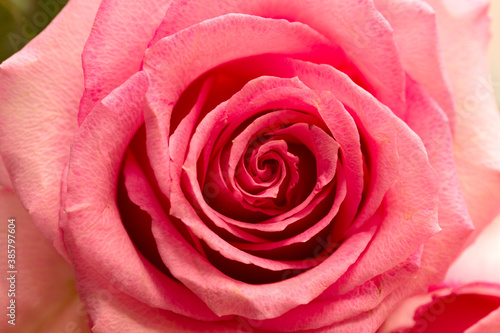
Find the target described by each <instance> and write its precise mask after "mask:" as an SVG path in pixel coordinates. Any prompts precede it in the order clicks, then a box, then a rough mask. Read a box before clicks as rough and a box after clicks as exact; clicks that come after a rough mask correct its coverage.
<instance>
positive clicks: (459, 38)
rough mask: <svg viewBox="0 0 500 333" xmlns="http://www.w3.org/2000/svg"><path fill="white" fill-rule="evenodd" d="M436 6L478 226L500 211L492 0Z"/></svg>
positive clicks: (458, 146)
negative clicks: (490, 66)
mask: <svg viewBox="0 0 500 333" xmlns="http://www.w3.org/2000/svg"><path fill="white" fill-rule="evenodd" d="M425 1H426V2H428V3H429V4H430V5H431V6H432V7H433V8H434V10H435V11H436V16H437V21H438V28H439V34H440V38H441V44H442V45H443V48H442V51H443V58H444V64H445V67H446V69H447V71H448V75H449V77H450V80H451V85H452V88H453V91H454V94H455V102H456V107H457V119H456V126H455V131H454V132H455V137H454V145H455V160H456V164H457V169H458V175H459V179H460V183H461V185H462V188H463V189H464V196H465V200H466V202H467V207H468V209H469V212H470V214H471V217H472V221H473V222H474V225H475V227H476V229H477V231H476V232H475V233H474V234H473V235H472V236H471V239H472V238H473V237H475V236H477V234H478V233H479V232H480V231H481V229H482V228H484V226H485V225H486V224H488V223H489V222H490V221H491V220H492V219H493V218H494V217H495V216H496V215H497V214H498V213H499V212H500V205H499V204H498V202H499V200H500V131H499V130H498V129H499V128H500V114H499V113H498V109H497V107H496V105H495V99H494V95H493V89H492V88H491V84H490V82H489V74H488V58H487V52H486V51H487V50H486V49H487V45H488V41H489V36H490V31H489V29H490V24H489V23H490V22H489V18H488V5H489V1H487V0H425Z"/></svg>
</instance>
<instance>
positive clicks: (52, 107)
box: [0, 0, 99, 258]
mask: <svg viewBox="0 0 500 333" xmlns="http://www.w3.org/2000/svg"><path fill="white" fill-rule="evenodd" d="M98 5H99V1H98V0H91V1H70V3H69V4H68V5H67V6H65V7H64V9H63V10H62V11H61V13H60V14H59V15H57V17H56V18H55V19H54V21H53V22H52V23H51V24H50V26H49V27H47V29H45V30H44V31H43V32H42V33H40V35H38V36H37V37H36V38H35V39H34V40H33V41H31V42H30V43H29V44H28V45H26V47H24V48H23V49H22V50H21V51H20V52H18V53H16V54H15V55H14V56H12V57H11V58H10V59H8V60H6V61H4V62H3V63H2V64H1V65H0V110H1V116H0V154H1V156H2V158H3V161H4V162H5V166H6V167H7V170H8V171H9V174H10V177H11V180H12V185H13V188H14V190H15V192H16V194H17V196H18V197H19V199H20V200H21V202H22V203H23V206H24V207H25V208H26V209H27V210H28V212H29V213H30V216H31V217H32V219H33V222H34V223H35V225H37V226H38V227H39V228H40V230H42V233H43V234H44V235H45V236H46V237H47V238H48V239H49V240H50V241H51V242H52V243H53V244H54V246H55V247H56V249H57V251H58V252H59V253H61V254H62V255H64V256H67V254H66V250H65V248H64V245H63V244H62V236H61V231H60V230H59V228H58V220H59V204H60V201H61V200H60V190H61V178H62V175H63V169H64V166H65V165H66V163H67V159H68V156H69V146H70V144H71V141H72V139H73V136H74V135H75V132H76V130H77V121H76V116H77V112H78V103H79V100H80V97H81V94H82V92H83V72H82V68H81V67H82V64H81V60H80V55H81V52H82V49H83V45H84V43H85V40H86V39H87V37H88V34H89V32H90V28H91V25H92V22H93V19H94V16H95V12H96V10H97V7H98ZM66 258H67V257H66Z"/></svg>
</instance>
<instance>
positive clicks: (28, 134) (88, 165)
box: [0, 0, 500, 332]
mask: <svg viewBox="0 0 500 333" xmlns="http://www.w3.org/2000/svg"><path fill="white" fill-rule="evenodd" d="M488 26H489V21H488V18H487V3H486V2H484V1H465V0H464V1H458V2H457V1H454V2H453V3H452V2H451V1H444V0H442V1H429V4H427V3H425V2H422V1H414V2H398V3H397V5H395V4H394V3H392V2H391V1H389V2H387V1H382V0H375V1H343V0H342V1H335V0H318V1H306V2H305V1H302V0H300V1H299V0H296V1H288V2H287V4H286V6H284V5H283V3H282V2H281V1H269V0H251V1H215V2H214V1H208V0H195V1H173V2H171V1H120V2H119V3H118V2H116V1H108V0H104V1H102V2H100V1H83V0H74V1H70V3H69V4H68V5H67V6H66V8H65V9H64V10H63V11H62V12H61V14H60V15H59V16H58V17H57V18H56V19H55V20H54V21H53V23H52V24H51V25H50V26H49V27H48V28H47V29H46V30H45V31H44V32H43V33H42V34H40V35H39V36H38V37H37V38H36V39H35V40H34V41H32V42H31V43H30V44H28V45H27V46H26V47H25V48H24V49H23V50H22V51H21V52H19V53H18V54H16V55H15V56H14V57H12V58H11V59H9V60H7V61H6V62H4V63H3V64H2V65H1V66H0V93H1V94H0V110H1V112H2V114H1V116H0V154H1V155H2V157H3V159H4V161H5V165H6V168H7V171H8V173H9V176H10V179H11V180H12V186H13V189H14V190H15V193H16V195H17V196H18V197H19V198H20V199H21V201H22V204H23V206H24V207H25V208H26V209H27V210H28V212H29V213H30V216H31V217H32V219H33V222H34V223H35V224H36V225H37V226H38V227H39V228H40V230H41V231H42V232H43V233H44V235H45V236H46V237H47V238H48V239H49V240H50V241H51V242H52V244H53V245H54V246H55V248H56V249H57V251H58V252H59V253H60V254H61V255H62V256H63V257H64V258H65V259H66V260H68V262H70V263H71V264H72V266H73V268H74V270H75V273H76V279H77V289H78V292H79V295H80V297H81V298H82V300H83V302H84V304H85V306H86V308H87V310H88V312H89V316H90V324H91V327H92V330H93V331H95V332H137V331H144V332H164V331H165V330H167V331H169V332H176V331H179V332H188V331H192V332H235V331H249V330H250V331H252V330H254V331H262V332H266V331H303V330H313V331H318V332H319V331H328V332H352V331H360V330H365V331H375V330H376V329H377V328H378V327H379V326H380V325H381V323H382V322H383V321H384V319H385V318H386V317H387V316H388V315H389V314H390V312H391V311H392V309H393V308H394V307H395V306H396V304H397V303H399V302H400V301H401V300H402V299H404V298H405V297H408V296H411V295H414V294H417V293H422V292H426V291H427V288H428V286H429V285H433V284H436V283H439V282H440V281H441V280H442V279H443V277H444V275H445V273H446V270H447V268H448V266H449V264H450V263H451V262H452V261H453V259H454V258H456V256H457V255H458V254H459V253H460V251H461V249H462V248H463V246H464V244H465V243H466V242H468V241H469V242H470V241H472V240H473V239H474V238H475V237H476V235H477V234H476V233H474V232H472V230H473V227H476V229H478V230H481V229H482V228H484V226H485V225H487V224H488V222H489V221H491V219H492V218H493V216H495V215H496V214H497V213H498V210H499V208H500V207H498V199H499V197H500V184H499V183H500V173H499V172H500V131H498V129H500V117H499V115H498V113H497V110H496V106H495V104H494V102H493V97H492V94H491V93H490V92H489V91H487V92H488V93H484V89H486V90H487V89H489V84H488V83H487V82H488V81H487V78H488V76H487V66H486V64H487V61H486V46H487V41H488V36H489V35H488ZM459 50H460V52H459ZM485 82H486V83H485ZM482 133H486V135H482ZM464 199H465V200H464ZM470 216H471V217H472V221H471V219H470Z"/></svg>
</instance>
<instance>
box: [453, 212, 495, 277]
mask: <svg viewBox="0 0 500 333" xmlns="http://www.w3.org/2000/svg"><path fill="white" fill-rule="evenodd" d="M498 244H500V216H498V217H497V218H496V219H495V220H494V221H493V222H492V223H490V224H489V225H488V226H487V227H486V228H484V230H483V231H482V232H481V233H480V234H479V236H478V237H477V238H476V240H475V241H474V243H472V245H470V246H469V247H468V248H467V249H465V250H464V252H462V254H461V255H460V257H459V258H458V259H457V260H456V261H455V262H454V263H453V265H451V267H450V269H449V270H448V273H447V275H446V279H445V281H446V282H447V283H448V284H459V283H472V282H474V281H484V282H491V283H500V270H499V269H498V266H499V265H500V251H498Z"/></svg>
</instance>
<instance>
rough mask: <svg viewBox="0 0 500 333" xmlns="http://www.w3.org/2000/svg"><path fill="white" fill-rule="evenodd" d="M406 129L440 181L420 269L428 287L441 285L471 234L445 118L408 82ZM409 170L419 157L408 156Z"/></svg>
mask: <svg viewBox="0 0 500 333" xmlns="http://www.w3.org/2000/svg"><path fill="white" fill-rule="evenodd" d="M407 83H408V90H407V101H408V110H409V111H408V125H409V126H410V127H411V128H412V130H414V131H415V133H417V134H418V135H419V137H420V138H421V139H422V142H423V143H424V145H425V149H426V152H427V158H428V159H429V162H430V163H431V165H432V167H433V168H434V170H435V171H436V173H437V175H438V177H439V184H440V189H439V208H438V217H439V227H440V228H441V231H440V232H439V233H438V234H436V235H435V236H433V237H432V238H431V239H430V240H429V241H428V242H427V243H426V244H425V250H424V256H423V258H422V267H426V268H428V269H429V272H432V274H430V275H429V276H428V277H427V279H430V280H429V281H428V284H429V285H430V284H435V283H438V282H440V280H441V279H442V278H443V277H444V274H445V272H446V269H447V268H448V267H449V265H450V264H451V262H452V261H453V260H454V259H455V258H456V257H457V255H458V254H459V253H460V250H461V248H462V247H463V244H464V242H465V241H466V239H467V237H468V236H469V235H470V233H471V232H472V230H473V225H472V222H471V220H470V217H469V214H468V211H467V207H466V205H465V201H464V198H463V196H462V193H461V191H460V185H459V182H458V176H457V171H456V168H455V165H454V159H453V142H452V137H451V132H450V130H449V123H448V119H447V117H446V115H445V114H444V113H443V111H442V110H441V109H440V108H439V107H438V106H437V104H436V103H435V102H434V101H433V100H432V99H431V98H430V96H429V94H428V93H426V92H425V90H423V88H422V87H420V86H419V85H418V84H417V83H415V82H413V81H412V80H411V79H410V78H408V81H407ZM409 162H410V167H413V168H418V167H420V165H421V164H422V162H423V160H422V156H420V157H418V156H417V155H414V154H412V155H410V160H409Z"/></svg>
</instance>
